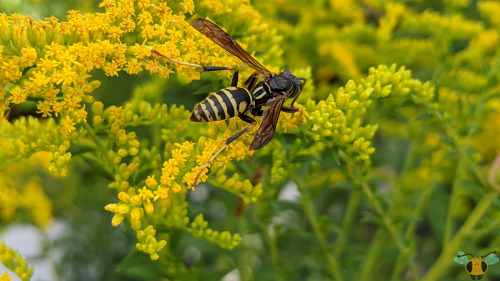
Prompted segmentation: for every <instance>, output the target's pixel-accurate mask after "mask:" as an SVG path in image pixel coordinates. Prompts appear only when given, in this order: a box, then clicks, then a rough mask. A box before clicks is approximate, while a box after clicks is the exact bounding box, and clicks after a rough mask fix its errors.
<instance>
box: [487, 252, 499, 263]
mask: <svg viewBox="0 0 500 281" xmlns="http://www.w3.org/2000/svg"><path fill="white" fill-rule="evenodd" d="M499 260H500V259H499V258H498V257H497V253H496V252H491V253H489V254H487V255H486V257H485V258H484V261H485V262H486V264H488V265H492V264H495V263H497V262H498V261H499Z"/></svg>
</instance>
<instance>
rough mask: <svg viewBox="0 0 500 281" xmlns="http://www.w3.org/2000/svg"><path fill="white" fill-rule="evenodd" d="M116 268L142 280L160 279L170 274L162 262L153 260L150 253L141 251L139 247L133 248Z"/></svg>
mask: <svg viewBox="0 0 500 281" xmlns="http://www.w3.org/2000/svg"><path fill="white" fill-rule="evenodd" d="M116 270H117V271H118V272H120V273H123V274H126V275H129V276H133V277H136V278H138V279H140V280H158V279H160V278H161V277H166V276H169V274H168V273H167V271H166V270H165V268H164V267H163V266H162V264H161V263H160V262H158V261H152V260H151V259H150V257H149V255H147V254H145V253H143V252H139V251H138V250H137V249H133V250H132V252H131V253H130V254H129V255H128V256H127V257H125V259H123V261H122V262H121V263H120V264H119V265H118V266H117V268H116Z"/></svg>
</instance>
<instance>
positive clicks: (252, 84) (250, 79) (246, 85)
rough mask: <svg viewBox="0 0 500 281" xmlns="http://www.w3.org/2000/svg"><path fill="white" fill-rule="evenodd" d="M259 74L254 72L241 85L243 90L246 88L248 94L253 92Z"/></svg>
mask: <svg viewBox="0 0 500 281" xmlns="http://www.w3.org/2000/svg"><path fill="white" fill-rule="evenodd" d="M259 76H260V74H259V73H258V72H257V71H254V73H252V75H250V77H248V79H247V80H246V81H245V83H243V88H247V89H248V90H249V91H250V92H251V91H252V90H253V88H254V87H255V84H257V79H258V78H259Z"/></svg>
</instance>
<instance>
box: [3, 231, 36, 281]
mask: <svg viewBox="0 0 500 281" xmlns="http://www.w3.org/2000/svg"><path fill="white" fill-rule="evenodd" d="M0 262H2V264H3V265H5V267H7V268H8V269H10V270H11V271H13V272H14V273H15V274H16V275H17V276H19V278H21V280H23V281H27V280H29V279H30V278H31V275H33V267H28V263H27V262H26V259H25V258H24V257H22V256H21V255H20V254H19V253H18V252H17V251H16V250H14V249H12V248H10V247H8V246H7V245H5V244H4V242H3V241H0ZM3 275H6V274H3ZM7 277H8V275H7ZM7 277H2V278H7Z"/></svg>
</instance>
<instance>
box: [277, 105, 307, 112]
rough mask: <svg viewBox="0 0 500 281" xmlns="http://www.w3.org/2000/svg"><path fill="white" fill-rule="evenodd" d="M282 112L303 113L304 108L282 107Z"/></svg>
mask: <svg viewBox="0 0 500 281" xmlns="http://www.w3.org/2000/svg"><path fill="white" fill-rule="evenodd" d="M281 111H283V112H286V113H295V112H299V111H302V108H297V107H286V106H282V107H281Z"/></svg>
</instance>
